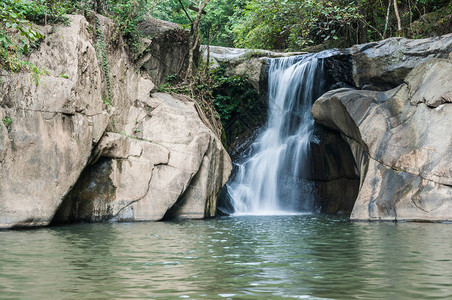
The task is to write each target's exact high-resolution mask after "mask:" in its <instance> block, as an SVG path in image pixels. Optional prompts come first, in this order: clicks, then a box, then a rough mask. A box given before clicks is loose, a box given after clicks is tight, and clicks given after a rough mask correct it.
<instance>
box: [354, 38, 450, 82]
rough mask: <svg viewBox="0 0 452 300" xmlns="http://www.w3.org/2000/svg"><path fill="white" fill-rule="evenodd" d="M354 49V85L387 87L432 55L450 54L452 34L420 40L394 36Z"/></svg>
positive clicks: (400, 79)
mask: <svg viewBox="0 0 452 300" xmlns="http://www.w3.org/2000/svg"><path fill="white" fill-rule="evenodd" d="M351 50H352V51H353V68H354V70H353V79H354V81H355V85H356V86H357V87H359V88H365V89H374V90H375V89H376V90H380V91H385V90H388V89H391V88H394V87H396V86H398V85H400V84H402V83H403V81H404V79H405V77H406V75H407V74H408V73H409V72H410V71H411V70H412V69H413V68H415V67H416V66H418V65H420V64H421V63H423V62H425V61H427V60H429V59H430V58H447V57H448V56H449V53H450V52H452V34H447V35H443V36H439V37H434V38H426V39H419V40H410V39H406V38H400V37H394V38H389V39H386V40H383V41H379V42H372V43H368V44H361V45H356V46H353V47H352V48H351Z"/></svg>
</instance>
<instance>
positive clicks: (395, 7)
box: [394, 0, 402, 35]
mask: <svg viewBox="0 0 452 300" xmlns="http://www.w3.org/2000/svg"><path fill="white" fill-rule="evenodd" d="M394 12H395V15H396V18H397V31H398V32H399V35H400V34H401V33H402V22H401V21H400V15H399V8H398V6H397V0H394Z"/></svg>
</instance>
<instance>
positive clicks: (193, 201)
mask: <svg viewBox="0 0 452 300" xmlns="http://www.w3.org/2000/svg"><path fill="white" fill-rule="evenodd" d="M97 18H98V23H99V24H100V26H101V28H102V31H103V34H104V40H105V42H106V44H107V45H106V53H105V55H106V57H107V58H108V61H107V65H108V68H109V74H110V76H109V78H106V74H105V72H104V69H103V68H100V67H99V65H100V64H99V61H98V57H99V58H100V57H102V53H99V48H98V47H97V45H96V44H95V36H94V33H95V32H96V30H92V28H91V30H89V27H90V24H89V23H88V22H87V21H86V19H85V18H84V17H82V16H69V20H70V23H71V25H70V26H64V25H63V26H58V27H56V28H54V29H52V31H51V32H50V33H49V35H48V36H47V37H46V38H45V39H44V40H43V41H42V42H41V44H40V46H39V49H38V50H36V51H34V52H33V54H32V55H31V57H30V61H32V62H33V63H34V64H35V65H36V66H37V67H38V68H41V69H43V70H48V74H46V75H42V76H40V77H39V83H38V84H35V83H33V82H32V81H31V80H30V75H29V74H10V73H2V77H1V83H0V84H1V90H0V118H1V120H2V122H0V228H11V227H20V226H41V225H48V224H49V223H50V222H51V221H52V220H55V221H62V222H66V221H100V220H102V221H105V220H140V221H142V220H160V219H162V218H163V217H164V216H166V217H171V218H177V217H183V218H203V217H210V216H213V215H214V214H215V208H216V197H217V193H218V192H219V189H220V188H221V186H222V185H223V184H224V182H225V181H226V179H227V178H228V176H229V172H230V169H231V164H230V159H229V157H228V155H227V153H226V151H225V150H224V148H223V147H222V145H221V142H220V141H219V139H218V138H217V137H216V136H215V135H214V134H213V133H212V132H211V131H210V130H209V129H208V126H207V125H206V124H204V123H203V121H202V119H205V118H202V112H201V111H200V110H199V109H197V106H196V104H195V103H194V102H193V101H191V100H190V99H188V98H185V97H184V98H177V97H175V96H170V95H165V94H153V95H152V96H151V95H150V91H151V90H152V89H153V88H154V84H153V82H152V81H151V80H149V75H148V74H144V73H139V72H136V67H135V65H133V64H132V63H131V62H130V59H129V57H128V54H127V52H126V50H125V49H124V46H123V44H122V41H121V40H120V39H119V40H118V38H117V36H116V39H115V38H114V33H115V29H114V24H113V22H111V21H110V20H108V19H106V18H104V17H102V16H97ZM95 23H96V22H94V20H93V18H92V19H91V24H95ZM91 26H94V25H91ZM108 41H115V43H112V44H110V43H108ZM96 50H98V51H96ZM102 64H104V63H102ZM107 82H109V84H107ZM109 86H110V87H109ZM109 93H110V94H111V95H112V97H111V102H112V103H111V105H110V104H108V105H106V103H108V101H107V99H108V94H109Z"/></svg>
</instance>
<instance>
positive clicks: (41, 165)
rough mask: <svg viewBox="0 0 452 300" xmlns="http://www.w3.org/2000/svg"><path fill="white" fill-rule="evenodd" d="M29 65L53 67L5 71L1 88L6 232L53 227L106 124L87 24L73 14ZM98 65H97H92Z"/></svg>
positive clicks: (1, 206)
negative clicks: (35, 72) (33, 74)
mask: <svg viewBox="0 0 452 300" xmlns="http://www.w3.org/2000/svg"><path fill="white" fill-rule="evenodd" d="M71 23H72V25H71V26H70V27H65V26H63V27H60V28H58V29H59V30H58V31H56V32H55V33H53V34H52V35H50V36H49V37H48V38H47V39H45V40H44V41H43V42H42V43H41V47H40V51H38V52H35V53H33V54H32V55H31V58H30V60H31V61H32V62H33V63H34V64H35V65H36V66H37V67H39V68H41V69H46V70H48V72H49V74H48V75H43V76H40V78H39V82H38V83H35V82H33V81H32V80H31V78H30V75H29V74H26V75H24V74H9V73H7V74H4V75H3V76H2V78H1V88H0V118H1V119H2V120H5V119H7V118H9V119H10V120H11V122H10V125H9V126H5V125H6V124H5V123H7V122H1V123H0V144H2V146H1V150H0V228H2V227H3V228H4V227H12V226H37V225H46V224H48V223H49V222H50V221H51V220H52V218H53V215H54V213H55V210H56V208H57V207H58V206H59V205H60V203H61V202H62V201H63V199H64V197H65V195H66V194H67V193H68V191H69V190H70V189H71V187H72V186H73V185H74V184H75V182H76V181H77V180H78V178H79V176H80V173H81V172H82V171H83V169H84V168H85V166H86V164H87V162H88V159H89V157H90V155H91V150H92V148H93V146H95V145H96V143H97V142H98V141H99V139H100V138H101V136H102V134H103V132H104V130H105V128H106V127H107V124H108V114H107V113H106V112H105V111H104V110H103V108H102V106H103V104H102V98H101V76H100V71H99V68H97V65H98V63H97V58H96V51H95V49H94V47H93V45H92V44H91V43H90V42H89V33H88V30H87V29H88V23H87V22H86V20H85V19H84V18H83V17H81V16H73V17H71ZM92 66H94V67H92Z"/></svg>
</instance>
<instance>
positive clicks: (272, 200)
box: [227, 52, 328, 215]
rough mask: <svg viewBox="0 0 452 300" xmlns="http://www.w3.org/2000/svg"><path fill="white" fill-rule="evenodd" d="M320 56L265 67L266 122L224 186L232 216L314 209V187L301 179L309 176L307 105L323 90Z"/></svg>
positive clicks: (311, 125)
mask: <svg viewBox="0 0 452 300" xmlns="http://www.w3.org/2000/svg"><path fill="white" fill-rule="evenodd" d="M325 55H327V56H328V53H325V52H323V53H320V54H308V55H304V56H296V57H288V58H278V59H272V60H271V61H270V66H269V71H268V80H269V81H268V87H269V89H268V92H269V93H268V94H269V111H268V122H267V124H266V126H265V129H264V131H263V132H262V133H261V134H260V135H259V136H258V137H257V139H256V140H255V142H254V143H253V144H252V145H251V149H250V151H249V154H248V156H247V158H246V159H245V160H244V161H243V162H241V163H237V164H236V167H237V168H238V169H237V171H236V173H235V176H234V177H233V178H232V179H231V180H230V181H229V183H228V184H227V191H228V194H229V196H230V200H231V204H232V206H233V208H234V213H235V214H259V215H263V214H272V215H273V214H286V213H296V212H306V211H312V210H313V209H314V207H313V205H314V204H313V200H314V197H313V192H314V184H313V183H312V182H311V181H308V180H306V179H305V178H306V175H307V173H308V172H309V170H307V164H306V156H307V155H306V154H307V151H308V149H309V144H310V140H311V138H312V133H313V128H314V120H313V118H312V115H311V107H312V103H313V101H314V100H315V99H316V98H317V97H319V96H320V95H321V94H322V93H323V92H324V89H325V88H324V87H325V75H324V70H323V59H322V58H323V57H325Z"/></svg>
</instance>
